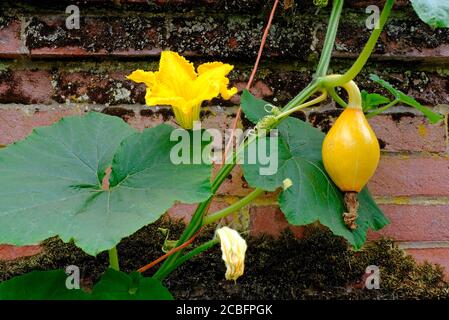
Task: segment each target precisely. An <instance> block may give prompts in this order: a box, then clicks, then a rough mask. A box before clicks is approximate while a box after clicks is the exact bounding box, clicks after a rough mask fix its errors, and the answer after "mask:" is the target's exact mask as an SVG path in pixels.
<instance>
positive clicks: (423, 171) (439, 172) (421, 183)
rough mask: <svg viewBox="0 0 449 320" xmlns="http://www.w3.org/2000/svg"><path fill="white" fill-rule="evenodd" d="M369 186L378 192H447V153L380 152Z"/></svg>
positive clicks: (395, 194) (383, 193)
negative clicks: (378, 161) (420, 154)
mask: <svg viewBox="0 0 449 320" xmlns="http://www.w3.org/2000/svg"><path fill="white" fill-rule="evenodd" d="M369 189H370V190H371V192H372V193H373V194H374V195H378V196H448V195H449V157H448V156H419V155H418V156H416V155H411V156H387V155H383V156H382V157H381V160H380V164H379V167H378V168H377V171H376V173H375V175H374V177H373V178H372V179H371V181H370V182H369Z"/></svg>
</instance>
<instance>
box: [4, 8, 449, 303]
mask: <svg viewBox="0 0 449 320" xmlns="http://www.w3.org/2000/svg"><path fill="white" fill-rule="evenodd" d="M315 2H316V3H317V4H318V5H320V6H323V5H325V4H326V1H315ZM343 2H344V1H343V0H334V1H333V4H332V11H331V15H330V19H329V25H328V29H327V34H326V38H325V42H324V47H323V52H322V54H321V57H320V60H319V63H318V66H317V69H316V73H315V75H314V78H313V80H312V82H311V83H310V84H309V85H308V86H307V87H306V88H304V89H303V90H302V91H301V92H300V93H298V95H297V96H296V97H295V98H293V99H292V100H291V101H290V102H289V103H287V104H286V105H285V106H283V107H282V108H281V107H276V106H273V105H271V104H270V103H269V102H266V101H263V100H261V99H257V98H255V97H254V96H252V95H251V94H250V92H249V91H247V90H244V91H243V93H242V95H241V107H242V110H243V112H244V113H245V116H246V118H247V119H249V120H250V121H251V122H252V123H253V124H254V126H255V127H254V134H252V135H250V136H248V137H247V138H246V139H245V140H244V141H243V142H242V143H241V145H239V147H238V148H237V150H236V151H235V152H233V153H232V154H231V155H229V158H230V159H232V160H234V161H227V162H226V163H225V164H224V165H223V166H222V167H221V169H220V170H219V172H218V173H217V174H216V175H215V177H214V178H213V179H212V182H211V170H212V165H211V163H210V162H208V163H207V162H206V163H202V162H201V163H197V164H192V163H191V164H183V163H181V164H174V163H173V162H172V161H171V159H170V153H171V151H172V149H173V148H174V147H175V145H176V143H177V142H176V141H172V140H171V139H170V136H171V134H172V133H173V131H174V130H175V128H174V127H172V126H170V125H166V124H162V125H159V126H156V127H154V128H149V129H145V130H144V131H143V132H137V131H136V130H134V129H133V128H131V127H130V126H129V125H128V124H126V123H125V122H124V121H122V120H121V119H119V118H116V117H112V116H107V115H103V114H100V113H88V114H87V115H85V116H80V117H66V118H64V119H62V120H61V121H59V122H58V123H56V124H54V125H52V126H49V127H42V128H36V129H35V130H34V131H33V133H32V134H31V135H30V136H28V137H27V138H26V139H24V140H23V141H19V142H16V143H14V144H12V145H9V146H7V147H6V148H3V149H0V177H1V178H0V243H9V244H14V245H26V244H33V243H37V242H39V241H42V240H44V239H47V238H49V237H52V236H59V237H60V238H61V239H62V240H63V241H65V242H69V241H73V243H74V244H75V245H76V246H78V247H79V248H81V249H82V250H83V251H85V252H86V253H88V254H91V255H97V254H98V253H100V252H102V251H106V250H107V251H108V252H109V259H110V268H109V269H108V270H107V271H106V273H105V274H104V275H103V277H102V278H101V280H100V281H99V282H98V283H97V284H96V285H95V286H94V287H93V290H92V292H90V293H87V292H85V291H83V290H82V289H72V290H69V289H67V288H66V286H65V281H66V274H65V272H64V271H62V270H55V271H48V272H42V271H35V272H32V273H30V274H26V275H23V276H19V277H16V278H13V279H11V280H9V281H5V282H2V283H0V299H170V298H172V297H171V295H170V293H169V292H168V290H167V289H166V288H165V287H164V286H163V284H162V280H164V279H165V278H166V277H167V276H169V275H170V273H171V272H172V271H173V270H174V269H175V268H176V267H178V266H179V265H181V264H182V263H185V262H186V261H188V260H189V259H190V258H192V257H193V256H195V255H196V254H199V253H201V252H203V251H204V250H207V249H209V248H210V247H212V246H213V245H215V244H217V243H218V242H219V241H218V239H212V240H211V241H209V242H206V243H205V244H202V245H199V246H198V247H196V248H193V249H190V251H188V252H187V253H185V250H186V248H187V245H188V244H189V243H190V242H191V241H192V239H193V238H194V236H195V235H196V234H197V233H198V232H199V231H200V230H201V228H202V227H203V226H205V225H209V224H212V223H214V222H216V221H218V220H220V219H222V218H224V217H226V216H227V215H229V214H231V213H233V212H235V211H237V210H238V209H240V208H241V207H243V206H245V205H247V204H248V203H250V202H251V201H252V200H254V199H255V198H256V197H258V196H259V195H261V194H262V193H263V192H264V191H274V190H276V189H278V188H282V190H281V192H280V194H279V206H280V208H281V210H282V212H283V213H284V214H285V217H286V219H287V220H288V222H289V223H290V224H292V225H297V226H300V225H307V224H310V223H314V222H317V221H318V222H319V223H321V224H322V225H324V226H326V227H328V228H329V229H330V230H331V231H332V232H333V233H334V234H335V235H338V236H342V237H344V238H345V239H347V241H348V242H349V243H350V244H351V245H352V246H353V247H354V248H355V249H360V248H361V247H362V246H363V244H364V243H365V241H366V234H367V231H368V229H373V230H379V229H381V228H382V227H384V226H385V225H386V224H387V223H388V220H387V219H386V217H385V216H384V215H383V213H382V211H381V210H380V209H379V207H378V206H377V205H376V203H375V202H374V200H373V198H372V197H371V195H370V193H369V191H368V190H367V188H366V187H365V185H366V183H367V181H368V179H369V178H370V177H371V175H372V174H373V173H374V171H375V168H376V166H377V162H378V159H379V146H378V143H377V139H375V136H374V133H373V132H372V130H371V129H370V127H369V124H368V122H367V121H366V119H365V116H366V117H372V116H375V115H377V114H379V113H381V112H383V111H385V110H387V109H388V108H390V107H391V106H393V105H395V104H397V103H403V104H406V105H409V106H411V107H414V108H416V109H418V110H419V111H421V112H422V113H423V114H424V115H425V116H426V117H427V118H428V119H429V121H430V122H431V123H436V122H438V121H440V120H441V119H442V116H441V115H440V114H437V113H434V112H433V111H431V110H430V109H427V108H426V107H424V106H422V105H420V104H419V103H418V102H417V101H416V100H414V99H413V98H411V97H409V96H407V95H405V94H404V93H402V92H400V91H398V90H396V89H395V88H394V87H392V86H391V85H390V84H389V83H388V82H386V81H384V80H382V79H380V78H379V77H377V76H376V75H372V76H371V79H372V80H373V81H375V82H377V83H378V84H380V85H381V86H383V87H385V88H386V89H387V90H388V91H389V92H391V94H392V95H393V97H394V99H393V100H390V99H389V98H387V97H383V96H380V95H378V94H370V93H367V92H366V91H362V93H360V91H359V89H358V87H357V85H356V84H355V83H354V82H353V79H354V78H355V77H356V76H357V75H358V74H359V72H360V71H361V69H362V68H363V66H364V65H365V63H366V61H367V60H368V58H369V56H370V54H371V52H372V51H373V48H374V46H375V44H376V41H377V39H378V38H379V36H380V34H381V32H382V29H383V27H384V25H385V23H386V21H387V18H388V16H389V14H390V11H391V9H392V7H393V3H394V1H393V0H387V1H386V2H385V5H384V8H383V10H382V13H381V16H380V21H379V28H378V29H375V30H374V31H373V32H372V34H371V36H370V38H369V40H368V42H367V43H366V45H365V47H364V49H363V50H362V52H361V53H360V55H359V57H358V58H357V60H356V61H355V62H354V64H353V65H352V67H351V68H349V70H348V71H347V72H346V73H345V74H342V75H328V67H329V63H330V59H331V54H332V50H333V47H334V42H335V37H336V33H337V27H338V23H339V20H340V16H341V13H342V8H343ZM412 4H413V7H414V8H415V10H416V11H417V12H418V14H419V16H420V17H421V18H422V19H423V20H424V21H426V22H428V23H429V24H431V25H432V26H434V27H447V26H448V25H447V21H448V19H447V17H448V16H449V9H448V7H447V4H445V3H444V1H431V0H414V1H412ZM231 70H232V66H230V65H228V64H224V63H221V62H213V63H207V64H203V65H201V66H200V67H198V69H197V70H196V71H195V69H194V68H193V65H192V64H190V63H189V62H188V61H186V60H185V59H184V58H183V57H181V56H179V55H178V54H176V53H173V52H164V53H163V54H162V57H161V64H160V69H159V70H158V71H157V72H148V71H143V70H136V71H134V72H133V73H132V74H131V75H130V76H129V77H128V78H129V79H130V80H133V81H135V82H142V83H145V84H146V85H147V96H146V101H147V104H149V105H155V104H165V105H171V106H172V107H173V109H174V113H175V116H176V119H177V121H178V123H179V124H180V125H181V126H182V127H184V128H186V129H187V132H188V133H189V134H188V136H189V138H190V139H193V138H194V136H195V135H196V134H197V133H198V132H197V130H195V128H194V127H193V125H192V124H193V121H195V120H198V119H199V110H200V107H201V103H202V101H204V100H210V99H212V98H213V97H216V96H218V95H221V96H222V97H223V98H225V99H229V98H230V97H231V96H232V95H234V94H235V93H236V89H235V88H228V83H229V80H228V79H227V78H226V75H227V74H228V73H229V72H230V71H231ZM337 87H343V88H344V89H346V90H347V91H348V97H349V101H348V102H347V103H346V102H345V101H344V100H343V99H342V98H341V97H340V96H338V94H337V93H336V90H335V89H336V88H337ZM328 95H330V96H331V97H332V98H333V99H334V100H335V101H336V102H337V103H339V104H340V105H342V106H343V107H345V108H346V110H345V111H344V112H343V113H342V115H341V116H340V117H339V119H338V120H337V122H336V125H335V127H334V128H333V129H331V131H330V132H329V135H328V136H327V137H326V138H325V135H324V134H323V133H322V132H321V131H319V130H318V129H316V128H314V127H312V126H311V125H310V124H308V123H306V122H304V121H301V120H299V119H296V118H293V117H290V116H289V115H290V114H291V113H293V112H295V111H297V110H300V109H303V108H306V107H309V106H311V105H316V104H318V103H320V102H322V101H323V100H324V99H326V98H327V97H328ZM364 113H365V114H364ZM351 123H353V124H357V125H354V126H351ZM348 126H351V128H348ZM274 128H276V129H277V130H278V136H277V137H276V139H278V148H277V150H276V151H277V154H278V163H279V166H278V167H279V170H277V172H275V173H274V174H271V175H261V174H260V170H259V169H260V168H261V167H262V164H261V163H258V162H256V163H252V164H248V163H244V164H242V168H243V172H244V175H245V179H246V180H247V181H248V183H249V184H250V185H251V186H252V187H253V188H255V189H254V191H252V192H251V193H250V194H248V195H247V196H246V197H244V198H242V199H241V200H239V201H238V202H236V203H234V204H232V205H231V206H229V207H227V208H225V209H223V210H220V211H218V212H215V213H210V214H209V213H208V209H209V205H210V203H211V201H212V199H213V197H214V195H215V193H216V192H217V190H218V188H219V187H220V185H221V184H222V183H223V181H224V180H225V178H226V177H227V176H228V174H229V173H230V172H231V171H232V170H233V169H234V167H235V165H236V162H237V161H236V160H237V159H238V158H239V156H241V155H242V154H244V153H245V152H249V151H248V150H250V148H249V146H251V145H253V144H255V145H256V146H258V144H257V142H258V141H261V140H263V139H272V137H268V136H267V133H268V132H269V131H270V130H272V129H274ZM342 130H343V131H344V130H346V131H347V132H346V133H344V132H343V133H344V134H343V133H342ZM348 132H349V133H348ZM363 132H368V135H364V134H362V133H363ZM348 134H349V137H350V138H349V140H345V139H348ZM345 137H346V138H345ZM323 141H324V144H323ZM208 146H209V141H205V142H202V143H201V144H200V146H199V148H196V149H195V148H193V147H192V148H193V149H192V150H191V156H192V157H194V156H195V155H197V154H202V153H203V152H204V151H205V150H206V152H207V149H206V148H208ZM322 147H323V148H322ZM253 150H254V149H253ZM358 150H363V154H357V155H354V153H357V152H358ZM367 154H368V155H369V156H367ZM342 163H344V166H342V167H341V168H339V165H340V164H342ZM356 165H360V167H359V168H358V169H357V170H355V169H354V167H355V166H356ZM342 169H343V171H342ZM345 171H347V172H348V174H347V175H345ZM348 194H351V195H350V196H349V197H348ZM176 201H180V202H184V203H198V206H197V209H196V211H195V213H194V214H193V216H192V219H191V221H190V223H189V224H188V225H187V226H186V229H185V231H184V232H183V234H182V235H181V237H180V238H179V240H178V241H177V244H176V249H174V250H172V251H170V254H168V255H166V256H165V257H166V258H167V259H166V260H165V261H164V263H163V264H162V265H161V266H160V267H159V269H158V270H157V271H156V272H155V273H154V274H153V276H152V277H143V276H142V275H141V273H139V272H133V273H131V274H126V273H123V272H120V271H119V270H120V263H119V261H120V259H119V253H118V252H117V250H116V245H117V244H118V243H119V242H120V240H121V239H122V238H124V237H126V236H129V235H131V234H133V233H134V232H136V231H137V230H138V229H140V228H141V227H143V226H145V225H147V224H149V223H152V222H154V221H155V220H157V219H158V218H159V217H160V216H161V215H162V214H164V213H165V212H166V210H167V209H169V208H170V207H171V206H172V205H173V204H174V203H175V202H176ZM346 211H349V212H347V213H346ZM228 229H229V228H228ZM228 229H226V230H222V231H221V232H220V233H221V235H220V233H219V238H220V240H221V241H222V249H223V258H224V260H225V261H226V263H227V266H228V272H227V276H226V277H227V278H229V279H234V280H235V279H237V277H238V276H240V275H241V274H242V273H243V261H242V259H243V257H244V252H245V250H246V244H244V241H242V239H240V238H239V237H238V235H236V234H235V232H233V231H232V230H228ZM233 244H235V245H233ZM235 258H237V260H238V263H239V264H238V265H236V264H235V263H234V265H233V262H232V261H233V260H235ZM156 262H159V261H156ZM146 269H147V268H145V267H143V268H142V269H140V270H139V271H140V272H142V271H145V270H146Z"/></svg>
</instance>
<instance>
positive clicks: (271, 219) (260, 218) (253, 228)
mask: <svg viewBox="0 0 449 320" xmlns="http://www.w3.org/2000/svg"><path fill="white" fill-rule="evenodd" d="M250 215H251V217H250V219H251V223H250V234H251V235H254V236H260V235H262V234H266V235H270V236H273V237H279V236H280V235H281V234H282V232H283V231H284V230H285V229H287V228H290V230H291V231H292V232H293V234H294V235H295V236H296V237H298V238H301V237H302V236H303V231H304V227H296V226H291V225H289V224H288V222H287V220H286V219H285V216H284V214H283V213H282V211H281V210H280V209H279V207H277V206H258V207H252V208H251V209H250Z"/></svg>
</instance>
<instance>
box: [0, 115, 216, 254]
mask: <svg viewBox="0 0 449 320" xmlns="http://www.w3.org/2000/svg"><path fill="white" fill-rule="evenodd" d="M173 130H174V128H172V127H170V126H167V125H160V126H158V127H155V128H151V129H146V130H144V131H143V132H142V133H136V132H135V131H134V130H133V129H131V128H130V127H129V126H128V125H127V124H126V123H125V122H123V121H122V120H121V119H119V118H116V117H111V116H107V115H103V114H98V113H90V114H88V115H86V116H84V117H68V118H65V119H62V120H61V121H60V122H58V123H56V124H55V125H53V126H51V127H43V128H38V129H36V130H35V131H34V132H33V134H31V135H30V136H29V137H28V138H27V139H25V140H23V141H20V142H17V143H15V144H14V145H11V146H8V147H7V148H4V149H1V150H0V176H1V177H2V179H1V180H0V243H2V242H3V243H11V244H16V245H24V244H30V243H36V242H38V241H41V240H44V239H46V238H49V237H51V236H55V235H58V236H59V237H61V239H63V240H64V241H66V242H67V241H70V240H74V242H75V244H76V245H77V246H78V247H80V248H81V249H83V250H84V251H85V252H87V253H89V254H92V255H95V254H97V253H99V252H101V251H103V250H107V249H110V248H111V247H113V246H115V245H116V244H117V243H118V242H119V241H120V239H122V238H123V237H126V236H128V235H130V234H132V233H134V232H135V231H137V230H138V229H140V228H141V227H143V226H144V225H146V224H149V223H151V222H153V221H155V220H156V219H158V218H159V217H160V215H161V214H163V213H164V212H165V211H166V210H167V209H168V208H169V207H170V206H172V205H173V203H174V202H175V201H176V200H180V201H183V202H186V203H194V202H198V201H202V200H204V199H206V198H208V197H209V196H210V186H209V184H210V183H209V175H210V165H207V164H199V165H188V164H180V165H175V164H173V163H172V162H171V160H170V149H171V147H172V146H174V144H175V143H176V142H175V141H170V134H171V132H172V131H173ZM114 154H115V155H114ZM111 164H112V174H111V179H110V190H102V188H101V181H102V179H103V177H104V175H105V173H104V172H105V169H106V168H107V167H109V166H111Z"/></svg>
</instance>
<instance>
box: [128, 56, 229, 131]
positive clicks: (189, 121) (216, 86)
mask: <svg viewBox="0 0 449 320" xmlns="http://www.w3.org/2000/svg"><path fill="white" fill-rule="evenodd" d="M233 68H234V67H233V66H232V65H230V64H226V63H222V62H210V63H204V64H202V65H200V66H199V67H198V68H197V70H196V71H195V68H194V66H193V63H191V62H189V61H187V60H186V59H185V58H184V57H182V56H180V55H179V54H177V53H176V52H172V51H164V52H162V54H161V60H160V62H159V70H158V71H155V72H151V71H143V70H136V71H134V72H133V73H131V74H130V75H129V76H127V78H128V79H129V80H132V81H134V82H138V83H145V85H146V86H147V92H146V95H145V102H146V104H147V105H149V106H154V105H170V106H172V107H173V112H174V114H175V117H176V120H177V121H178V123H179V125H181V127H183V128H185V129H192V127H193V122H194V121H198V120H199V118H200V109H201V103H202V102H203V101H205V100H210V99H212V98H215V97H218V96H219V95H221V97H222V98H223V99H226V100H228V99H230V98H231V97H232V96H233V95H234V94H236V93H237V88H235V87H233V88H231V89H228V85H229V79H228V78H227V77H226V76H227V74H228V73H229V72H230V71H231V70H232V69H233Z"/></svg>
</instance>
